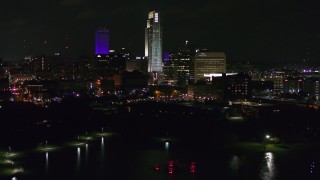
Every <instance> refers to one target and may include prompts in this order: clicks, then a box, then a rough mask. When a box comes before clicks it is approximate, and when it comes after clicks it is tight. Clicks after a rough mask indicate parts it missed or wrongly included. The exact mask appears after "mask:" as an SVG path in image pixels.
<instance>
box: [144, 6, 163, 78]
mask: <svg viewBox="0 0 320 180" xmlns="http://www.w3.org/2000/svg"><path fill="white" fill-rule="evenodd" d="M145 56H146V57H148V72H149V73H152V74H153V79H154V80H156V79H157V77H158V76H159V75H161V74H162V71H163V70H162V68H163V67H162V66H163V62H162V33H161V25H160V15H159V12H157V11H151V12H149V15H148V20H147V27H146V29H145Z"/></svg>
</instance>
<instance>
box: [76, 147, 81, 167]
mask: <svg viewBox="0 0 320 180" xmlns="http://www.w3.org/2000/svg"><path fill="white" fill-rule="evenodd" d="M80 155H81V149H80V147H78V148H77V166H78V167H79V166H80V160H81V156H80Z"/></svg>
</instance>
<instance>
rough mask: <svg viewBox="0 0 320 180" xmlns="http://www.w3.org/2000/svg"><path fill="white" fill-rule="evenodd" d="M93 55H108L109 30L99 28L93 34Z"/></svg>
mask: <svg viewBox="0 0 320 180" xmlns="http://www.w3.org/2000/svg"><path fill="white" fill-rule="evenodd" d="M95 54H96V55H98V54H109V29H107V28H105V27H100V28H98V30H97V31H96V34H95Z"/></svg>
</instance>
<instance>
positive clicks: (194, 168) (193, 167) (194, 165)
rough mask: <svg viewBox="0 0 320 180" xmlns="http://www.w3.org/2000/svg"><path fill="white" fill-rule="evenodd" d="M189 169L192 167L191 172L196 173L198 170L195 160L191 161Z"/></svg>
mask: <svg viewBox="0 0 320 180" xmlns="http://www.w3.org/2000/svg"><path fill="white" fill-rule="evenodd" d="M189 169H190V172H191V173H195V172H196V163H195V162H191V163H190V168H189Z"/></svg>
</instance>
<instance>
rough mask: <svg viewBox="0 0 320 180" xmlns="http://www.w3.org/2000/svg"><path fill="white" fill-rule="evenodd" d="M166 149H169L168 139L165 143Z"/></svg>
mask: <svg viewBox="0 0 320 180" xmlns="http://www.w3.org/2000/svg"><path fill="white" fill-rule="evenodd" d="M165 149H166V150H168V149H169V142H168V141H166V143H165Z"/></svg>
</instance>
